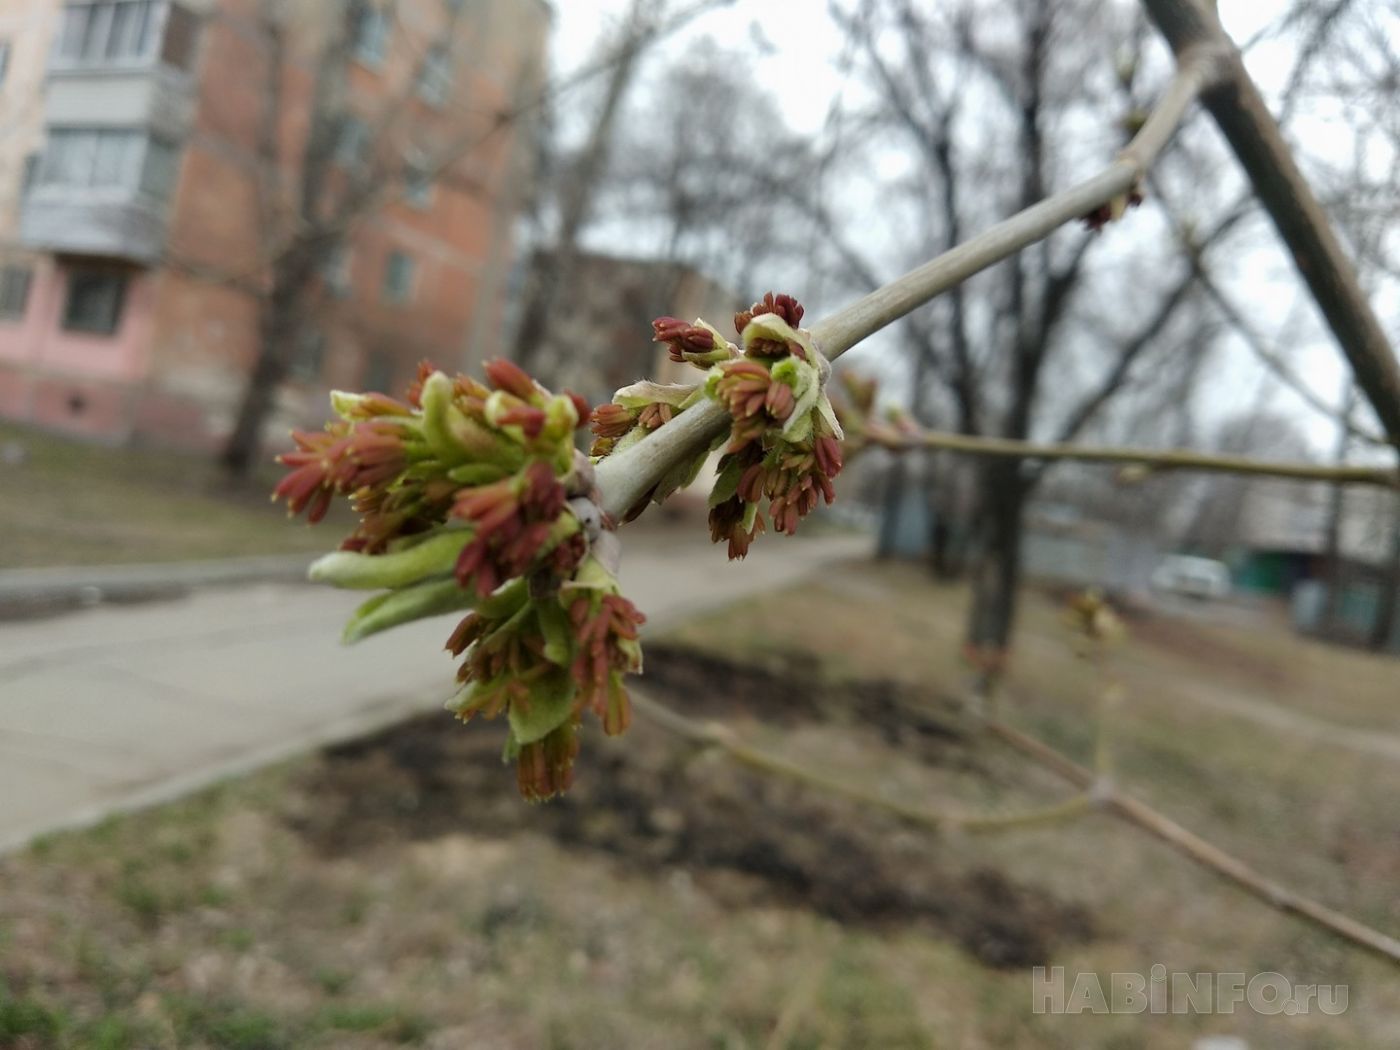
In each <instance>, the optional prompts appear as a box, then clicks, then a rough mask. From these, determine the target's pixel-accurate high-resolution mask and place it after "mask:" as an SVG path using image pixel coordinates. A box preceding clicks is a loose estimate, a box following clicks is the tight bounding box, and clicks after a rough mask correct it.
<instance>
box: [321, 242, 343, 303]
mask: <svg viewBox="0 0 1400 1050" xmlns="http://www.w3.org/2000/svg"><path fill="white" fill-rule="evenodd" d="M321 279H322V280H323V281H325V282H326V290H327V291H329V292H330V293H331V294H332V295H334V296H335V297H336V298H338V299H343V298H345V297H346V296H347V295H349V294H350V246H349V245H347V244H345V243H344V242H343V241H342V242H341V243H340V244H338V245H336V247H335V250H334V251H332V252H331V253H330V254H329V255H328V256H327V257H326V261H325V264H324V265H323V266H322V267H321Z"/></svg>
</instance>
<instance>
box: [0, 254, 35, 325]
mask: <svg viewBox="0 0 1400 1050" xmlns="http://www.w3.org/2000/svg"><path fill="white" fill-rule="evenodd" d="M30 276H31V274H30V272H29V268H28V267H27V266H6V267H5V268H4V269H0V319H4V320H7V321H18V320H19V319H20V318H22V317H23V316H24V308H25V306H26V305H28V303H29V280H30Z"/></svg>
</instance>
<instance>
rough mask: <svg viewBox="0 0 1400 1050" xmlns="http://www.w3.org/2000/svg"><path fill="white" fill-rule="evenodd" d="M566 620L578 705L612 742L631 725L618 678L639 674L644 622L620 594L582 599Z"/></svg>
mask: <svg viewBox="0 0 1400 1050" xmlns="http://www.w3.org/2000/svg"><path fill="white" fill-rule="evenodd" d="M569 620H570V622H572V623H573V625H574V637H575V638H577V639H578V655H577V656H575V657H574V663H573V666H572V668H570V672H571V673H572V675H573V677H574V682H575V684H576V685H577V686H578V690H579V703H580V705H581V706H582V707H587V708H588V709H589V710H591V711H592V712H593V713H594V714H596V715H597V716H598V718H599V719H600V720H601V721H602V723H603V731H604V732H605V733H607V734H608V736H616V735H617V734H619V733H621V732H622V731H623V730H625V729H626V728H627V727H628V725H630V724H631V721H632V708H631V705H630V704H629V703H628V700H627V691H626V690H625V689H623V688H622V676H623V675H624V674H625V673H627V672H630V671H637V670H640V663H641V651H640V649H639V648H638V646H637V628H638V627H640V626H641V625H642V624H644V623H646V617H645V616H643V615H642V614H641V613H640V612H638V611H637V607H636V606H635V605H633V604H632V603H631V602H630V601H628V600H627V599H626V598H624V597H623V596H622V595H620V594H601V595H599V594H596V593H592V594H587V593H586V594H582V595H580V596H579V597H577V598H575V599H574V601H573V604H572V605H570V606H569Z"/></svg>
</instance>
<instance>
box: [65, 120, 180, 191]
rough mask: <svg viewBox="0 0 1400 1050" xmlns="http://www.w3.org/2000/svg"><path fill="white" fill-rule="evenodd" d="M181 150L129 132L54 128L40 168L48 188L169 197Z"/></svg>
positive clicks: (127, 130) (141, 133)
mask: <svg viewBox="0 0 1400 1050" xmlns="http://www.w3.org/2000/svg"><path fill="white" fill-rule="evenodd" d="M178 164H179V149H178V148H177V147H176V146H175V145H174V144H172V143H169V142H165V141H162V140H161V139H153V138H150V137H149V136H148V135H147V134H146V133H145V132H143V131H133V130H131V129H129V128H54V129H53V130H52V131H50V132H49V141H48V146H47V148H46V149H45V151H44V157H43V160H42V161H41V162H40V165H39V173H38V177H39V181H40V182H41V183H43V184H44V185H47V186H70V187H73V186H82V187H93V188H112V187H115V188H121V189H129V190H136V189H140V190H143V191H145V192H146V193H149V194H152V195H154V196H157V197H164V196H166V195H167V194H168V193H169V192H170V190H171V188H172V187H173V186H174V182H175V172H176V170H177V167H178Z"/></svg>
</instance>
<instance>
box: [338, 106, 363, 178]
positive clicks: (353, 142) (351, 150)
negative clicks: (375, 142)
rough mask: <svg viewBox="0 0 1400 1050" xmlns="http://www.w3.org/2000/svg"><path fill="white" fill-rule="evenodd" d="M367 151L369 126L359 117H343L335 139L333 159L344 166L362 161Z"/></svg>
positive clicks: (351, 165)
mask: <svg viewBox="0 0 1400 1050" xmlns="http://www.w3.org/2000/svg"><path fill="white" fill-rule="evenodd" d="M368 152H369V128H368V127H366V126H365V122H364V121H363V120H361V119H360V118H359V117H345V118H343V119H342V120H341V122H340V133H339V134H338V135H337V136H336V140H335V159H336V161H337V162H338V163H340V164H343V165H345V166H346V167H354V166H355V165H357V164H361V163H363V162H364V159H365V154H366V153H368Z"/></svg>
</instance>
